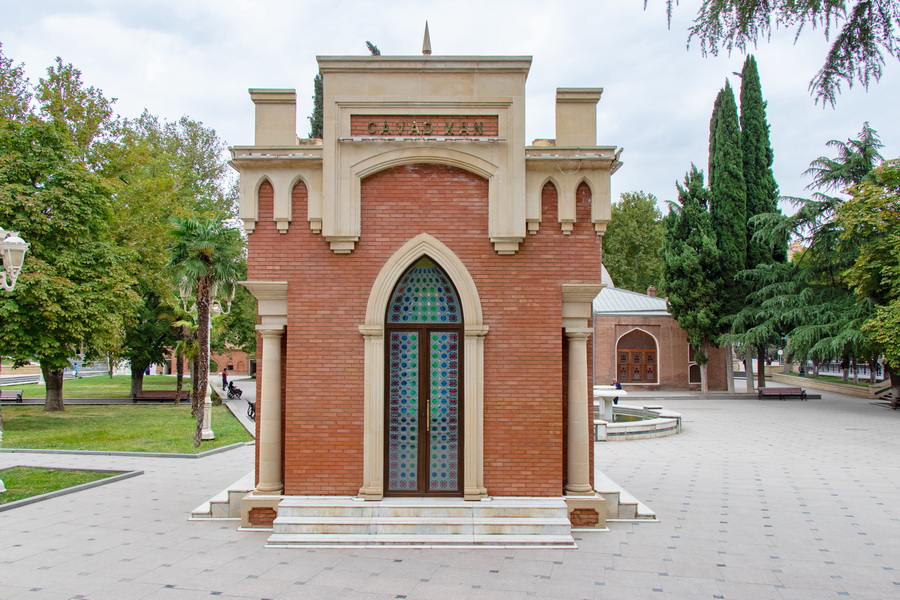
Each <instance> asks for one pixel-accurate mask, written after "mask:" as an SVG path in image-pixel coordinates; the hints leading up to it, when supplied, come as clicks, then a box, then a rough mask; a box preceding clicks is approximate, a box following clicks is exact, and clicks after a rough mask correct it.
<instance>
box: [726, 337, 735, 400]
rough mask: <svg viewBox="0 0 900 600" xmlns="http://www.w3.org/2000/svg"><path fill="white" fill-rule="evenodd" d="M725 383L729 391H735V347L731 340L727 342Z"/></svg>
mask: <svg viewBox="0 0 900 600" xmlns="http://www.w3.org/2000/svg"><path fill="white" fill-rule="evenodd" d="M725 385H726V386H727V388H728V393H729V394H733V393H734V348H733V347H732V345H731V342H728V343H727V344H725Z"/></svg>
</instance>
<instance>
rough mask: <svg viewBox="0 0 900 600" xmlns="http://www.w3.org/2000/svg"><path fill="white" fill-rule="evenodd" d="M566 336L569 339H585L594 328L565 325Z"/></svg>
mask: <svg viewBox="0 0 900 600" xmlns="http://www.w3.org/2000/svg"><path fill="white" fill-rule="evenodd" d="M565 332H566V338H567V339H570V340H586V339H588V338H589V337H590V336H591V334H592V333H594V330H593V329H591V328H590V327H566V328H565Z"/></svg>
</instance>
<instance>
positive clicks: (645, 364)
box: [616, 329, 659, 383]
mask: <svg viewBox="0 0 900 600" xmlns="http://www.w3.org/2000/svg"><path fill="white" fill-rule="evenodd" d="M656 359H657V352H656V340H654V339H653V336H651V335H650V334H649V333H645V332H643V331H640V330H637V329H635V330H634V331H630V332H628V333H627V334H625V335H623V336H622V337H621V338H619V342H618V343H617V344H616V373H617V379H618V380H619V383H658V379H657V372H658V370H659V369H658V365H657V362H656Z"/></svg>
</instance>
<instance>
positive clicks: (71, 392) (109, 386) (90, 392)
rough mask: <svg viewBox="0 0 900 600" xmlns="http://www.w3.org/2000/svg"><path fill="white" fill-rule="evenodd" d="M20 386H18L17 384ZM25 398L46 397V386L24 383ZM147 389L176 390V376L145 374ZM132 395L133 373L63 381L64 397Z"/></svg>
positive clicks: (186, 382)
mask: <svg viewBox="0 0 900 600" xmlns="http://www.w3.org/2000/svg"><path fill="white" fill-rule="evenodd" d="M190 383H191V381H190V379H188V378H187V377H185V379H184V387H183V389H185V390H189V389H190ZM16 387H18V386H16ZM21 387H22V397H23V398H44V397H45V396H46V395H47V389H46V387H45V386H44V385H43V384H41V385H36V384H25V385H22V386H21ZM143 389H145V390H174V389H175V377H173V376H168V375H145V376H144V385H143ZM129 397H131V375H114V376H112V377H107V376H105V375H101V376H98V377H80V378H78V379H66V380H65V381H64V382H63V399H64V400H65V399H66V398H129Z"/></svg>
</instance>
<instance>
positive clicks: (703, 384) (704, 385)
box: [700, 363, 709, 395]
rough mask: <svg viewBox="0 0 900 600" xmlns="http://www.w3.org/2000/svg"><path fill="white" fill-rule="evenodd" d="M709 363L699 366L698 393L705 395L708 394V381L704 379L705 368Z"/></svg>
mask: <svg viewBox="0 0 900 600" xmlns="http://www.w3.org/2000/svg"><path fill="white" fill-rule="evenodd" d="M708 364H709V363H703V364H702V365H700V393H701V394H703V395H706V394H708V393H709V381H707V379H706V367H707V365H708Z"/></svg>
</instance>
